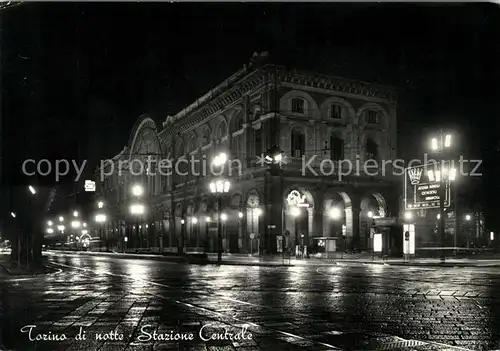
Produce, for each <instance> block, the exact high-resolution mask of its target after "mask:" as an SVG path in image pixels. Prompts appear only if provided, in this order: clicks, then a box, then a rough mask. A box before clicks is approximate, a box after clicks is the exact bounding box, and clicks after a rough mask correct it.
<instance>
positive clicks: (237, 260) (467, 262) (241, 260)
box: [45, 250, 500, 267]
mask: <svg viewBox="0 0 500 351" xmlns="http://www.w3.org/2000/svg"><path fill="white" fill-rule="evenodd" d="M57 252H60V253H64V254H74V255H90V256H106V257H113V258H120V259H148V260H154V261H163V262H172V263H193V264H215V265H218V264H220V265H234V266H262V267H277V266H283V265H285V266H304V265H311V266H325V265H326V266H331V265H339V264H340V265H341V264H343V263H356V264H376V265H388V266H421V267H500V259H467V258H464V259H455V258H451V257H450V258H447V259H446V261H445V263H441V262H440V260H439V259H426V258H414V259H411V260H410V261H405V260H404V259H387V260H382V259H381V258H375V259H371V258H370V259H368V258H358V259H352V258H345V259H343V258H339V259H320V258H301V259H300V258H299V259H297V258H295V257H291V258H290V259H288V258H285V259H283V257H282V256H280V255H273V256H249V255H246V254H223V256H222V261H221V262H217V254H215V253H209V254H208V260H204V259H201V258H196V257H195V256H190V255H187V256H177V255H168V256H167V255H165V256H164V255H159V254H132V253H118V252H97V251H62V250H50V251H45V253H48V254H54V253H57Z"/></svg>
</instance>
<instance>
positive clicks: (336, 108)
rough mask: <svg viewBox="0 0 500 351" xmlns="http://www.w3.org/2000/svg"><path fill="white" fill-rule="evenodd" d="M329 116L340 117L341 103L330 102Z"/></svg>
mask: <svg viewBox="0 0 500 351" xmlns="http://www.w3.org/2000/svg"><path fill="white" fill-rule="evenodd" d="M329 114H330V118H333V119H342V105H339V104H331V105H330V113H329Z"/></svg>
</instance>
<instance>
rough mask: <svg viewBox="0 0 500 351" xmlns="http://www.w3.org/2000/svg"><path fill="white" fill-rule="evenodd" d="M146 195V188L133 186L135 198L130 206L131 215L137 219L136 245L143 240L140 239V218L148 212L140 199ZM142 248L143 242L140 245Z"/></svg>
mask: <svg viewBox="0 0 500 351" xmlns="http://www.w3.org/2000/svg"><path fill="white" fill-rule="evenodd" d="M143 194H144V187H143V186H142V185H140V184H135V185H134V186H132V196H133V197H134V203H132V204H131V205H130V214H131V215H132V216H134V217H135V218H136V221H135V236H136V240H134V244H135V245H137V240H141V239H140V238H139V217H141V216H142V215H144V213H145V212H146V210H145V207H144V205H143V204H142V203H140V198H141V197H142V195H143ZM140 246H141V247H142V242H141V243H140Z"/></svg>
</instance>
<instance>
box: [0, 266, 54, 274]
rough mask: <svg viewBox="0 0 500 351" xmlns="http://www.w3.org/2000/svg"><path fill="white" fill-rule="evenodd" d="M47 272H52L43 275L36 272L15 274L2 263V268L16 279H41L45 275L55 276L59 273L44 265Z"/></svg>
mask: <svg viewBox="0 0 500 351" xmlns="http://www.w3.org/2000/svg"><path fill="white" fill-rule="evenodd" d="M43 266H44V267H45V268H46V269H47V270H50V272H43V273H36V272H23V273H14V272H12V270H10V269H9V268H7V267H6V266H5V265H4V264H3V263H0V267H1V268H2V269H3V270H4V271H5V272H6V273H7V274H8V275H11V276H16V277H40V276H44V275H49V274H54V273H56V272H57V271H58V269H55V268H53V267H50V266H47V265H45V264H44V265H43Z"/></svg>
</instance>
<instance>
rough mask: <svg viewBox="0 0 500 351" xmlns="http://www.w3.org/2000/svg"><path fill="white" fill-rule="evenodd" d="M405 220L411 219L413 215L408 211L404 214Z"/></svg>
mask: <svg viewBox="0 0 500 351" xmlns="http://www.w3.org/2000/svg"><path fill="white" fill-rule="evenodd" d="M405 219H406V220H408V221H409V220H411V219H413V213H411V212H410V211H406V212H405Z"/></svg>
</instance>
